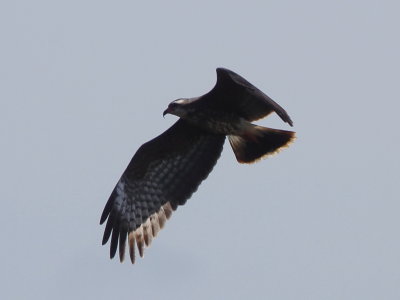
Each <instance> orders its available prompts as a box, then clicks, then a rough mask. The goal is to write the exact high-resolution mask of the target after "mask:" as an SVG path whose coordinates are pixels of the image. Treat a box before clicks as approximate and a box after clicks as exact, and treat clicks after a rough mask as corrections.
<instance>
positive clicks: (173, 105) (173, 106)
mask: <svg viewBox="0 0 400 300" xmlns="http://www.w3.org/2000/svg"><path fill="white" fill-rule="evenodd" d="M177 106H178V103H175V102H172V103H170V104H169V105H168V108H175V107H177Z"/></svg>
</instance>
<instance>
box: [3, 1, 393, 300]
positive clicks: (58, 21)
mask: <svg viewBox="0 0 400 300" xmlns="http://www.w3.org/2000/svg"><path fill="white" fill-rule="evenodd" d="M399 10H400V5H399V2H398V1H370V0H364V1H316V0H314V1H311V0H303V1H293V0H292V1H284V0H280V1H196V2H194V1H193V2H191V1H172V0H170V1H148V2H145V1H87V0H84V1H40V0H39V1H18V0H16V1H2V2H1V4H0V36H1V49H0V53H1V56H0V64H1V65H0V86H1V88H0V134H1V145H0V149H1V150H0V151H1V156H0V163H1V165H0V166H1V168H0V180H1V190H0V193H1V194H0V197H1V218H0V222H1V226H0V228H1V229H0V230H1V247H0V255H1V267H0V282H1V289H0V296H1V298H2V299H325V300H328V299H400V254H399V253H400V240H399V228H400V220H399V212H400V204H399V196H398V186H399V153H400V144H399V127H398V121H397V119H398V111H399V108H400V106H399V100H400V99H399V83H400V82H399V78H400V76H399V75H400V74H399V69H400V59H399V53H400V42H399V36H400V35H399V28H400V21H399ZM220 66H222V67H227V68H230V69H232V70H234V71H236V72H238V73H239V74H241V75H242V76H244V77H245V78H246V79H248V80H249V81H250V82H252V83H253V84H254V85H256V86H257V87H259V88H260V89H261V90H263V91H264V92H265V93H267V94H268V95H269V96H271V97H272V98H273V99H275V100H276V101H277V102H278V103H279V104H281V105H282V106H283V107H284V108H285V109H286V110H287V111H288V113H289V114H290V116H291V117H292V119H293V121H294V124H295V126H294V129H293V130H295V131H296V132H297V136H298V138H297V140H296V142H295V143H294V144H293V145H292V146H291V147H290V148H288V149H286V150H284V151H282V152H281V153H280V154H279V155H276V156H274V157H272V158H269V159H266V160H263V161H261V162H259V163H257V164H254V165H249V166H248V165H239V164H238V163H237V162H236V161H235V158H234V155H233V153H232V150H231V149H230V147H229V145H228V144H226V145H225V149H224V152H223V154H222V157H221V159H220V160H219V162H218V164H217V166H216V167H215V169H214V171H213V172H212V173H211V175H210V176H209V178H208V179H207V180H206V181H205V182H204V183H203V184H202V185H201V186H200V188H199V190H198V192H197V193H196V194H194V195H193V197H192V198H191V199H190V200H189V201H188V202H187V204H186V205H185V206H184V207H180V208H179V209H178V211H176V212H175V213H174V215H173V217H172V218H171V220H170V221H168V224H167V225H166V228H165V229H163V230H162V232H161V233H160V234H159V236H158V237H157V239H155V240H154V241H153V244H152V246H151V247H150V248H149V249H147V250H146V252H145V258H144V259H140V260H139V261H138V262H137V264H136V265H134V266H132V265H131V264H130V263H129V262H125V263H123V264H120V263H119V262H118V260H109V258H108V251H109V249H108V245H107V246H101V245H100V243H101V238H102V234H103V230H104V226H99V224H98V222H99V218H100V214H101V211H102V209H103V207H104V205H105V203H106V200H107V198H108V196H109V194H110V192H111V190H112V189H113V187H114V185H115V183H116V182H117V180H118V179H119V176H120V175H121V174H122V172H123V170H124V168H125V167H126V165H127V163H128V162H129V160H130V158H131V157H132V155H133V154H134V152H135V151H136V149H137V148H138V147H139V146H140V145H141V144H142V143H144V142H146V141H148V140H149V139H151V138H153V137H155V136H156V135H158V134H160V133H161V132H163V131H164V130H166V129H167V128H168V127H169V126H170V125H171V124H172V123H173V122H175V120H176V117H174V116H167V117H166V118H165V119H163V118H162V112H163V110H164V109H165V108H166V106H167V105H168V103H169V102H170V101H172V100H174V99H176V98H180V97H194V96H199V95H202V94H204V93H206V92H207V91H208V90H210V89H211V88H212V87H213V85H214V83H215V80H216V75H215V68H216V67H220ZM258 124H260V125H264V126H270V127H275V128H281V129H289V126H287V124H285V123H283V122H282V121H281V120H280V119H279V118H277V117H276V115H272V116H271V117H269V118H267V119H265V120H262V121H260V122H258Z"/></svg>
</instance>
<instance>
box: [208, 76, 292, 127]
mask: <svg viewBox="0 0 400 300" xmlns="http://www.w3.org/2000/svg"><path fill="white" fill-rule="evenodd" d="M210 96H211V97H210ZM203 97H204V98H205V99H210V100H211V99H213V100H214V101H215V99H217V102H218V103H217V104H216V103H215V105H219V106H221V107H224V108H225V110H226V109H229V110H232V111H233V112H234V113H238V114H239V115H240V116H242V117H243V118H245V119H246V120H248V121H254V120H258V119H260V118H263V117H266V116H267V115H269V114H270V113H272V112H276V113H277V114H278V115H279V117H280V118H281V119H282V120H283V121H284V122H286V123H289V125H290V126H293V122H292V120H291V119H290V117H289V115H288V114H287V112H286V111H285V110H284V109H283V108H282V107H281V106H280V105H279V104H278V103H276V102H275V101H274V100H272V99H271V98H270V97H268V96H267V95H266V94H264V93H263V92H262V91H260V90H259V89H258V88H256V87H255V86H254V85H252V84H251V83H250V82H248V81H247V80H246V79H244V78H243V77H242V76H240V75H238V74H236V73H235V72H232V71H230V70H228V69H224V68H218V69H217V83H216V85H215V87H214V88H213V89H212V90H211V91H210V92H209V93H208V94H206V95H204V96H203ZM211 102H212V101H210V103H208V105H213V103H211Z"/></svg>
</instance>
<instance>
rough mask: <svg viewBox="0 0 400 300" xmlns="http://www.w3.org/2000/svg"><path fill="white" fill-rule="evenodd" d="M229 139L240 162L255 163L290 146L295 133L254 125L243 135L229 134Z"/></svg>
mask: <svg viewBox="0 0 400 300" xmlns="http://www.w3.org/2000/svg"><path fill="white" fill-rule="evenodd" d="M228 139H229V142H230V144H231V146H232V149H233V152H234V153H235V156H236V159H237V161H238V162H240V163H253V162H255V161H257V160H259V159H261V158H263V157H265V156H268V155H272V154H275V153H277V152H279V150H281V149H282V148H285V147H287V146H289V144H290V143H291V142H293V140H294V139H295V133H294V132H293V131H286V130H279V129H272V128H267V127H262V126H257V125H253V126H252V127H251V130H249V131H246V132H245V133H244V134H243V135H240V136H239V135H229V136H228Z"/></svg>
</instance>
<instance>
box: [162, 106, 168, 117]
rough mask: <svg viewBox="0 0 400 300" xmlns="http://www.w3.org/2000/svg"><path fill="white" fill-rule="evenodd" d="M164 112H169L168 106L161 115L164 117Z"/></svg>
mask: <svg viewBox="0 0 400 300" xmlns="http://www.w3.org/2000/svg"><path fill="white" fill-rule="evenodd" d="M166 114H169V109H168V108H167V109H166V110H164V112H163V114H162V116H163V117H164V118H165V115H166Z"/></svg>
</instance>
